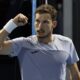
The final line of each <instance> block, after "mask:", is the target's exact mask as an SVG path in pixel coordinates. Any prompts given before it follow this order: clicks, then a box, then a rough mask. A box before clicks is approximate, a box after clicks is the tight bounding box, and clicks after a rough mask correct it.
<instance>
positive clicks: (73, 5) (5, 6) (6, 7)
mask: <svg viewBox="0 0 80 80" xmlns="http://www.w3.org/2000/svg"><path fill="white" fill-rule="evenodd" d="M41 4H51V5H54V6H55V7H56V9H57V10H58V17H57V20H58V25H57V28H56V29H55V31H54V33H57V34H62V35H65V36H67V37H70V38H71V39H72V40H73V42H74V45H75V47H76V50H77V52H78V55H79V57H80V48H79V47H80V37H79V33H80V5H79V4H80V0H0V29H1V28H2V27H3V26H4V25H5V24H6V22H7V21H8V20H9V19H11V18H13V17H14V16H16V15H17V14H18V13H23V14H25V15H26V16H28V18H29V23H28V24H27V25H25V26H23V27H19V28H16V29H15V30H14V31H13V32H12V33H11V34H10V35H9V38H10V39H13V38H16V37H20V36H24V37H27V36H29V35H33V34H35V30H34V26H33V23H34V16H33V15H34V11H35V9H36V7H38V6H39V5H41ZM78 67H79V68H80V62H78ZM0 79H1V80H5V79H6V80H21V77H20V71H19V62H18V59H17V57H14V58H11V57H9V56H2V55H1V56H0Z"/></svg>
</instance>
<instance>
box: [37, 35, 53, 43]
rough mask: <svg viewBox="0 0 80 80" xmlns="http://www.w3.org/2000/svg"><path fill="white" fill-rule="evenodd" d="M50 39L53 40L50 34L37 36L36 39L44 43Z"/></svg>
mask: <svg viewBox="0 0 80 80" xmlns="http://www.w3.org/2000/svg"><path fill="white" fill-rule="evenodd" d="M52 40H53V37H52V34H51V35H48V36H46V37H44V38H41V37H38V41H39V42H41V43H45V44H48V43H49V42H51V41H52Z"/></svg>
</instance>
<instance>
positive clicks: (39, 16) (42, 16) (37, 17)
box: [35, 13, 51, 20]
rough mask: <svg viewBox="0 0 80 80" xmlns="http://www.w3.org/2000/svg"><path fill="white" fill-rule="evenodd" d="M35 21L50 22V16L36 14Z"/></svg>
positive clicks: (47, 14)
mask: <svg viewBox="0 0 80 80" xmlns="http://www.w3.org/2000/svg"><path fill="white" fill-rule="evenodd" d="M35 19H39V20H51V15H50V14H49V13H42V14H39V13H36V15H35Z"/></svg>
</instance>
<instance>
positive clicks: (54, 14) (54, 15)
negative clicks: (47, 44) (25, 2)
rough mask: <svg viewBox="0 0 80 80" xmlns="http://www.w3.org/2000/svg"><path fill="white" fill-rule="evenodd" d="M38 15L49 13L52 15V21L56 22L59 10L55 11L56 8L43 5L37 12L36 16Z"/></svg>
mask: <svg viewBox="0 0 80 80" xmlns="http://www.w3.org/2000/svg"><path fill="white" fill-rule="evenodd" d="M36 13H39V14H43V13H49V14H50V15H51V18H52V20H56V18H57V10H56V9H55V7H53V6H52V5H49V4H43V5H41V6H39V7H38V8H37V9H36V11H35V14H36Z"/></svg>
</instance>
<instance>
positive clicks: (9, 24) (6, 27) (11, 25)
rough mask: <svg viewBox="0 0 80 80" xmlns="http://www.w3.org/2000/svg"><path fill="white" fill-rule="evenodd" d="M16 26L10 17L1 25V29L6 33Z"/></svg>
mask: <svg viewBox="0 0 80 80" xmlns="http://www.w3.org/2000/svg"><path fill="white" fill-rule="evenodd" d="M16 27H17V25H16V24H15V23H14V22H13V19H10V20H9V21H8V23H7V24H6V25H5V26H4V27H3V29H4V30H6V31H7V32H8V33H11V32H12V31H13V30H14V29H15V28H16Z"/></svg>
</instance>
